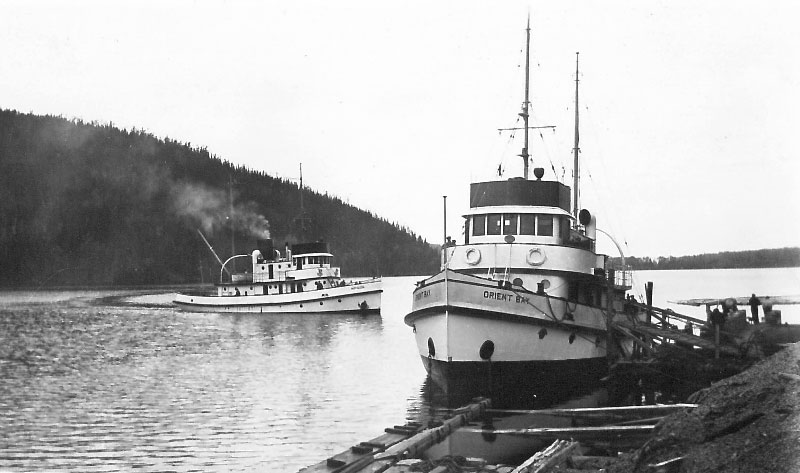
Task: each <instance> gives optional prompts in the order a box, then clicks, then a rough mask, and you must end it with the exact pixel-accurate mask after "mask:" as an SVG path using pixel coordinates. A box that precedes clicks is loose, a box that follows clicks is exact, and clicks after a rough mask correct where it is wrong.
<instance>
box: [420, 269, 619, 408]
mask: <svg viewBox="0 0 800 473" xmlns="http://www.w3.org/2000/svg"><path fill="white" fill-rule="evenodd" d="M413 307H414V310H413V311H412V312H411V313H410V314H408V315H407V316H406V318H405V322H406V324H408V325H410V326H412V327H413V329H414V334H415V339H416V342H417V348H418V351H419V355H420V357H421V359H422V362H423V365H424V366H425V369H426V370H427V371H428V373H429V374H430V376H431V379H432V381H433V382H434V383H435V384H436V385H437V386H438V387H439V388H441V389H442V390H443V391H444V392H445V393H447V394H449V395H464V396H473V395H491V396H493V397H497V396H498V395H502V394H510V393H516V392H520V393H524V394H522V395H523V396H533V397H536V398H544V397H546V396H550V395H553V394H554V395H556V396H562V395H564V394H566V395H570V394H578V393H579V392H588V391H589V390H591V389H592V388H593V387H595V388H596V387H597V385H598V384H599V380H600V379H601V378H602V377H604V376H605V375H606V374H607V370H608V368H607V359H606V354H607V351H606V343H607V331H606V324H605V319H604V316H603V311H602V310H601V309H600V308H598V307H591V306H586V305H581V304H573V303H569V302H568V301H564V300H562V299H559V298H555V297H550V296H548V295H547V294H540V293H534V292H530V291H526V290H524V289H523V288H511V287H509V286H508V285H500V284H498V283H497V282H496V281H491V280H487V279H482V278H479V277H475V276H471V275H466V274H461V273H457V272H453V271H447V273H446V274H445V273H440V274H439V275H437V276H434V277H433V278H431V279H430V280H428V281H426V282H425V284H423V285H421V286H420V287H418V288H417V289H416V290H415V291H414V306H413ZM567 312H568V313H569V315H566V314H567ZM562 398H563V396H562ZM556 399H557V398H556Z"/></svg>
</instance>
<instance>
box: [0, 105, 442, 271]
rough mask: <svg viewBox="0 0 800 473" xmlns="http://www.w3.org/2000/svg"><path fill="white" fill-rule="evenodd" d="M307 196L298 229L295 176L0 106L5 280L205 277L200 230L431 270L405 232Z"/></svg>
mask: <svg viewBox="0 0 800 473" xmlns="http://www.w3.org/2000/svg"><path fill="white" fill-rule="evenodd" d="M266 159H270V157H266ZM272 159H278V157H273V158H272ZM280 159H291V158H288V157H286V156H281V157H280ZM266 167H269V163H266ZM229 182H232V183H233V185H232V186H229ZM230 189H233V194H232V195H233V209H232V210H231V200H230V199H229V196H230ZM303 199H304V208H305V210H306V215H307V216H308V217H309V219H308V220H307V222H308V225H307V231H306V232H305V233H306V235H305V238H303V237H302V236H301V235H300V233H301V232H300V231H299V230H298V229H299V228H300V227H299V226H298V219H297V217H298V216H299V215H300V189H299V186H298V184H296V183H293V182H289V181H285V180H280V179H276V178H274V177H270V176H268V175H267V174H265V173H263V172H257V171H253V170H249V169H246V168H243V167H239V166H235V165H233V164H231V163H229V162H226V161H224V160H222V159H220V158H218V157H216V156H213V155H210V154H209V152H208V151H207V150H206V149H204V148H196V147H192V146H191V145H190V144H182V143H179V142H177V141H173V140H171V139H164V140H162V139H158V138H155V137H154V136H152V135H150V134H148V133H144V132H141V131H136V130H133V131H127V130H119V129H117V128H114V127H113V126H112V125H104V126H103V125H97V124H89V123H84V122H81V121H69V120H65V119H63V118H58V117H51V116H36V115H30V114H21V113H18V112H15V111H0V285H2V286H16V285H37V286H38V285H48V286H49V285H64V284H81V285H84V284H85V285H113V284H165V283H185V282H197V281H201V280H202V281H205V282H209V281H211V280H212V278H218V275H219V263H217V262H216V260H215V259H214V256H213V255H212V254H211V252H210V251H209V249H208V248H207V247H206V245H205V243H204V242H203V240H202V239H201V238H200V235H199V234H198V230H200V231H202V232H203V234H204V235H205V236H206V237H207V238H208V240H209V241H210V242H211V244H212V246H213V247H214V249H215V250H216V251H217V253H219V256H220V257H221V258H222V259H223V260H224V259H225V258H227V257H228V256H230V255H231V254H232V246H231V241H233V242H235V250H236V253H249V252H251V251H252V249H254V248H255V241H256V239H258V238H264V237H265V236H267V234H270V236H271V237H272V239H273V240H274V241H275V243H276V244H277V245H278V247H279V248H281V249H282V247H283V244H284V242H289V243H299V242H301V240H309V241H314V240H318V239H324V240H325V241H327V242H328V243H329V244H330V247H331V250H332V253H333V254H334V263H335V264H336V265H337V266H341V267H342V271H343V273H344V275H345V276H370V275H384V276H391V275H410V274H431V273H433V272H435V271H436V270H437V269H438V264H439V258H438V254H437V251H436V249H435V248H434V247H433V246H431V245H430V244H428V243H427V242H425V241H424V240H423V239H422V238H420V237H418V236H416V235H414V234H413V233H411V232H410V231H409V230H408V229H406V228H401V227H399V226H398V225H396V224H393V223H390V222H388V221H386V220H384V219H381V218H378V217H377V216H375V215H372V214H371V213H368V212H365V211H363V210H360V209H357V208H355V207H353V206H351V205H348V204H346V203H344V202H342V200H341V199H338V198H336V197H332V196H328V195H320V194H319V193H316V192H313V191H310V190H308V189H304V190H303ZM231 216H232V220H233V225H234V227H235V230H234V237H235V238H233V240H232V238H231V227H230V223H229V222H230V220H229V219H230V217H231ZM247 264H248V263H245V260H243V259H241V260H239V269H240V270H241V269H243V268H244V266H246V265H247Z"/></svg>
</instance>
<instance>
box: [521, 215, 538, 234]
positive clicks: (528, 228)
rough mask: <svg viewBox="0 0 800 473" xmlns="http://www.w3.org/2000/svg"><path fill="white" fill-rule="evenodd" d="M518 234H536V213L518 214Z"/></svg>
mask: <svg viewBox="0 0 800 473" xmlns="http://www.w3.org/2000/svg"><path fill="white" fill-rule="evenodd" d="M519 234H520V235H536V215H534V214H522V215H520V216H519Z"/></svg>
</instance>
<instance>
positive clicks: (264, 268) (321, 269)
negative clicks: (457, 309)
mask: <svg viewBox="0 0 800 473" xmlns="http://www.w3.org/2000/svg"><path fill="white" fill-rule="evenodd" d="M258 246H259V248H258V249H256V250H254V251H253V252H252V254H250V255H241V256H249V257H250V258H251V261H252V271H251V272H248V273H242V274H233V275H231V276H230V277H229V280H228V281H224V282H223V281H222V279H223V271H222V270H221V271H220V283H218V284H217V285H216V294H209V295H199V294H178V295H177V296H176V298H175V301H174V303H175V304H176V305H177V306H178V307H180V308H182V309H184V310H189V311H203V312H255V313H275V312H283V313H299V312H315V313H319V312H337V313H346V312H355V313H362V314H367V313H377V312H380V308H381V293H382V292H383V290H382V289H381V280H380V278H372V279H368V280H360V281H346V280H344V279H343V278H342V277H341V271H340V269H339V268H338V267H334V266H332V265H331V263H332V260H333V255H332V254H331V253H330V252H329V249H328V244H327V243H324V242H314V243H301V244H295V245H292V246H291V248H290V247H288V245H287V247H286V248H285V250H284V253H283V254H281V253H280V251H279V250H277V249H276V248H274V246H273V244H272V240H261V241H260V242H259V245H258ZM229 261H230V259H229ZM222 268H223V269H224V268H225V265H224V264H223V266H222Z"/></svg>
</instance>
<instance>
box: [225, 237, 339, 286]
mask: <svg viewBox="0 0 800 473" xmlns="http://www.w3.org/2000/svg"><path fill="white" fill-rule="evenodd" d="M251 258H252V265H253V270H252V273H251V274H249V275H247V274H245V275H241V274H236V275H234V277H233V278H231V279H232V280H231V282H225V283H221V284H219V285H218V290H217V292H218V295H220V296H240V295H241V296H246V295H272V294H293V293H299V292H307V291H316V290H322V289H329V288H332V287H338V286H341V285H343V281H342V279H341V277H340V271H339V268H337V267H333V266H332V262H333V255H332V254H331V253H330V252H329V249H328V244H327V243H324V242H314V243H300V244H294V245H292V246H291V247H289V246H288V245H287V246H286V249H285V253H284V254H283V255H281V253H280V251H278V250H277V249H275V248H274V247H273V244H272V240H260V241H259V242H258V249H256V250H254V251H253V253H252V255H251Z"/></svg>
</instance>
